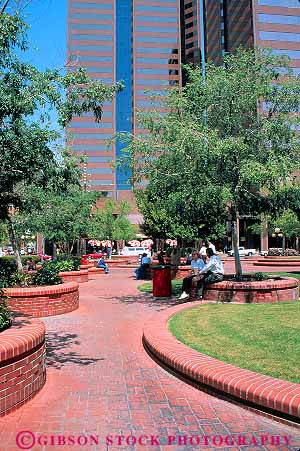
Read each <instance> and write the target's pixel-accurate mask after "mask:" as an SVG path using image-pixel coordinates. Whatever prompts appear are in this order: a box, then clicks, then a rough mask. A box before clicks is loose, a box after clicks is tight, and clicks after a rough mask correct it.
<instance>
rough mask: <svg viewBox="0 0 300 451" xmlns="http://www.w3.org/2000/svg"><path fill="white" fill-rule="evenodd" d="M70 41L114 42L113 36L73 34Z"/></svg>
mask: <svg viewBox="0 0 300 451" xmlns="http://www.w3.org/2000/svg"><path fill="white" fill-rule="evenodd" d="M70 39H72V40H73V41H75V40H78V41H112V36H106V35H102V34H94V33H93V34H71V36H70Z"/></svg>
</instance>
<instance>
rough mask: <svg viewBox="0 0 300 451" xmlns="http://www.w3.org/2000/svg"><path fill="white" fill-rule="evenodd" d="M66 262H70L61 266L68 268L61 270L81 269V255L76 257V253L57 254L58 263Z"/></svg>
mask: <svg viewBox="0 0 300 451" xmlns="http://www.w3.org/2000/svg"><path fill="white" fill-rule="evenodd" d="M65 262H68V264H67V265H66V266H61V268H67V269H60V271H79V269H80V263H81V257H76V256H75V255H68V254H59V255H58V256H57V263H59V264H61V263H65Z"/></svg>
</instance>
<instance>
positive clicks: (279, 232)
mask: <svg viewBox="0 0 300 451" xmlns="http://www.w3.org/2000/svg"><path fill="white" fill-rule="evenodd" d="M272 237H273V238H276V239H277V248H279V238H283V237H284V233H283V231H282V230H281V229H280V228H279V227H275V229H274V233H272ZM282 247H283V246H282ZM283 250H284V249H283Z"/></svg>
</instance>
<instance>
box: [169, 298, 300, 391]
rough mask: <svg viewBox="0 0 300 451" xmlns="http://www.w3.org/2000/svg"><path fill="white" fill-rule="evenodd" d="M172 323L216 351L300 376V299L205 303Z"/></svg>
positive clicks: (197, 344)
mask: <svg viewBox="0 0 300 451" xmlns="http://www.w3.org/2000/svg"><path fill="white" fill-rule="evenodd" d="M169 329H170V331H171V332H172V333H173V335H175V337H176V338H177V339H178V340H180V341H181V342H183V343H185V344H186V345H187V346H190V347H191V348H193V349H196V350H197V351H199V352H203V353H204V354H207V355H209V356H211V357H215V358H217V359H219V360H223V361H224V362H228V363H232V364H234V365H237V366H239V367H241V368H246V369H249V370H253V371H257V372H259V373H263V374H267V375H270V376H273V377H278V378H280V379H285V380H289V381H291V382H298V383H299V382H300V365H299V362H300V334H299V329H300V302H288V303H287V302H285V303H275V304H246V305H245V304H243V305H232V304H226V305H224V304H204V305H201V306H198V307H194V308H191V309H188V310H186V311H183V312H181V313H178V314H177V315H175V316H174V317H173V318H172V319H171V320H170V322H169Z"/></svg>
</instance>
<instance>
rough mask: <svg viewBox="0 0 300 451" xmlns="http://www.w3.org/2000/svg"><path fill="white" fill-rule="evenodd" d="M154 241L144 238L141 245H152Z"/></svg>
mask: <svg viewBox="0 0 300 451" xmlns="http://www.w3.org/2000/svg"><path fill="white" fill-rule="evenodd" d="M152 244H154V242H153V241H152V240H151V239H148V240H144V241H142V242H141V246H143V247H151V246H152Z"/></svg>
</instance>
